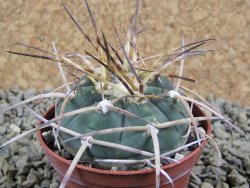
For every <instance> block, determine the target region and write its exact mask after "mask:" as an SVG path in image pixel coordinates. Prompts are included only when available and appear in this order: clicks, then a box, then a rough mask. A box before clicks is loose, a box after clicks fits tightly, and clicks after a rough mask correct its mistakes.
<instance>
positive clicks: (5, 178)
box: [0, 176, 9, 185]
mask: <svg viewBox="0 0 250 188" xmlns="http://www.w3.org/2000/svg"><path fill="white" fill-rule="evenodd" d="M8 179H9V177H8V176H3V177H1V178H0V185H1V184H3V183H4V182H6V181H8Z"/></svg>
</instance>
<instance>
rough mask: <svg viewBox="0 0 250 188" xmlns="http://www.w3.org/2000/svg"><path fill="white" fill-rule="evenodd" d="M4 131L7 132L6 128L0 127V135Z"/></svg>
mask: <svg viewBox="0 0 250 188" xmlns="http://www.w3.org/2000/svg"><path fill="white" fill-rule="evenodd" d="M6 131H7V128H6V126H4V125H3V126H0V135H4V134H5V133H6Z"/></svg>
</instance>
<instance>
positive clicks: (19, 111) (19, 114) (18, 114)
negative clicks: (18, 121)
mask: <svg viewBox="0 0 250 188" xmlns="http://www.w3.org/2000/svg"><path fill="white" fill-rule="evenodd" d="M16 112H17V116H18V117H22V116H23V112H24V111H23V108H17V109H16Z"/></svg>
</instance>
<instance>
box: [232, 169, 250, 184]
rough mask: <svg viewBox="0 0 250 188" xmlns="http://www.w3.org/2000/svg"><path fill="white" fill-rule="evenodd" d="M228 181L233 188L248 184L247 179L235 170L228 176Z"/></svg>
mask: <svg viewBox="0 0 250 188" xmlns="http://www.w3.org/2000/svg"><path fill="white" fill-rule="evenodd" d="M228 179H229V182H230V184H231V185H232V186H240V185H243V184H246V183H247V179H246V178H245V177H243V176H242V175H240V174H239V173H238V172H237V170H235V169H233V170H232V171H231V173H230V174H229V175H228Z"/></svg>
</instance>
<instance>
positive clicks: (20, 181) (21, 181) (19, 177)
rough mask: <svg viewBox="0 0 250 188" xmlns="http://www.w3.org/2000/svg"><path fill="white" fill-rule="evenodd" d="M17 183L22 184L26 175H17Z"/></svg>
mask: <svg viewBox="0 0 250 188" xmlns="http://www.w3.org/2000/svg"><path fill="white" fill-rule="evenodd" d="M16 179H17V184H18V185H22V183H23V182H24V181H25V179H26V177H25V176H24V175H18V176H16Z"/></svg>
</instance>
